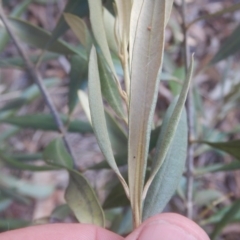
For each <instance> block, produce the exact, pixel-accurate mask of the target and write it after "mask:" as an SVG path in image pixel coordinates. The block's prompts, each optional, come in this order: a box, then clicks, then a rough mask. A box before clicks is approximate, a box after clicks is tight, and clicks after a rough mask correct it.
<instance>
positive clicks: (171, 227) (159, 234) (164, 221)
mask: <svg viewBox="0 0 240 240" xmlns="http://www.w3.org/2000/svg"><path fill="white" fill-rule="evenodd" d="M149 239H151V240H159V239H161V240H176V239H178V240H210V239H209V237H208V236H207V234H206V233H205V232H204V230H203V229H202V228H200V227H199V226H198V225H197V224H196V223H194V222H193V221H191V220H189V219H188V218H186V217H183V216H181V215H178V214H175V213H163V214H160V215H157V216H155V217H152V218H150V219H148V220H147V221H145V222H144V223H143V224H142V225H141V226H140V227H139V228H138V229H136V230H135V231H134V232H133V233H131V234H130V235H129V236H128V237H127V238H126V239H125V240H149Z"/></svg>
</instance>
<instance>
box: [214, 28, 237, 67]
mask: <svg viewBox="0 0 240 240" xmlns="http://www.w3.org/2000/svg"><path fill="white" fill-rule="evenodd" d="M239 42H240V26H238V27H237V28H236V29H235V30H234V31H233V33H232V34H231V35H230V36H229V37H228V38H227V39H226V40H225V42H224V43H223V44H222V45H221V47H220V49H219V51H218V52H217V53H216V55H215V56H214V58H213V59H212V60H211V64H215V63H218V62H220V61H221V60H224V59H226V58H227V57H229V56H231V55H233V54H235V53H237V52H238V51H239V50H240V47H239Z"/></svg>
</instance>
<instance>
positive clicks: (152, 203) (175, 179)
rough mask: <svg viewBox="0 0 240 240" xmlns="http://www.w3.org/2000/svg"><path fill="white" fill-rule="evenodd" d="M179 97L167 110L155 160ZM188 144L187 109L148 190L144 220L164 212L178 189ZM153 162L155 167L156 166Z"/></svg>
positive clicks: (183, 112) (159, 152)
mask: <svg viewBox="0 0 240 240" xmlns="http://www.w3.org/2000/svg"><path fill="white" fill-rule="evenodd" d="M177 100H178V99H177V98H176V99H175V100H174V101H173V102H172V103H171V105H170V107H169V109H168V110H167V112H166V114H165V117H164V120H163V124H162V126H161V133H160V135H159V139H158V143H157V147H156V154H155V158H154V160H153V162H154V163H155V162H156V161H158V158H159V155H160V154H161V151H162V149H161V145H162V143H163V142H164V141H165V140H166V138H165V136H166V131H167V129H168V125H169V123H170V119H171V117H172V115H173V112H174V110H175V107H176V104H177ZM187 144H188V127H187V116H186V111H185V109H183V111H181V116H180V119H179V122H178V124H177V128H176V131H175V132H174V134H173V139H172V141H171V143H170V146H169V150H168V152H167V155H166V157H165V159H164V163H163V164H162V166H161V168H160V170H159V171H158V172H157V174H156V176H155V178H154V180H153V181H152V183H151V186H150V188H149V190H148V192H147V196H146V199H145V202H144V208H143V220H145V219H147V218H149V217H151V216H154V215H155V214H158V213H160V212H162V210H163V209H164V207H165V206H166V204H167V203H168V201H169V200H170V198H171V197H172V195H173V194H174V192H175V191H176V189H177V186H178V184H179V181H180V179H181V177H182V174H183V171H184V167H185V162H186V157H187ZM154 165H155V164H153V169H154V168H155V166H154Z"/></svg>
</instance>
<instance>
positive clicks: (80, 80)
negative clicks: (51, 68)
mask: <svg viewBox="0 0 240 240" xmlns="http://www.w3.org/2000/svg"><path fill="white" fill-rule="evenodd" d="M87 74H88V63H87V61H85V60H84V59H83V58H81V57H80V56H78V55H74V56H72V59H71V71H70V74H69V77H70V83H69V92H68V108H69V114H71V113H72V111H73V110H74V108H75V106H76V103H77V100H78V90H79V88H81V87H82V86H83V84H84V83H85V82H86V80H87Z"/></svg>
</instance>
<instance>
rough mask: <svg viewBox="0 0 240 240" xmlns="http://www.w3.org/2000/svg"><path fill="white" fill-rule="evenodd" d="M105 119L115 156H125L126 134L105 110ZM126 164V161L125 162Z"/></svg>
mask: <svg viewBox="0 0 240 240" xmlns="http://www.w3.org/2000/svg"><path fill="white" fill-rule="evenodd" d="M105 118H106V123H107V129H108V134H109V139H110V141H111V146H112V149H113V151H114V152H115V153H116V154H120V155H123V154H124V155H125V156H127V133H126V132H124V130H123V128H122V127H121V126H120V125H119V123H118V122H117V120H116V118H114V116H113V115H112V114H111V113H110V112H108V111H107V110H105ZM125 161H126V163H127V159H126V160H125Z"/></svg>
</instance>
